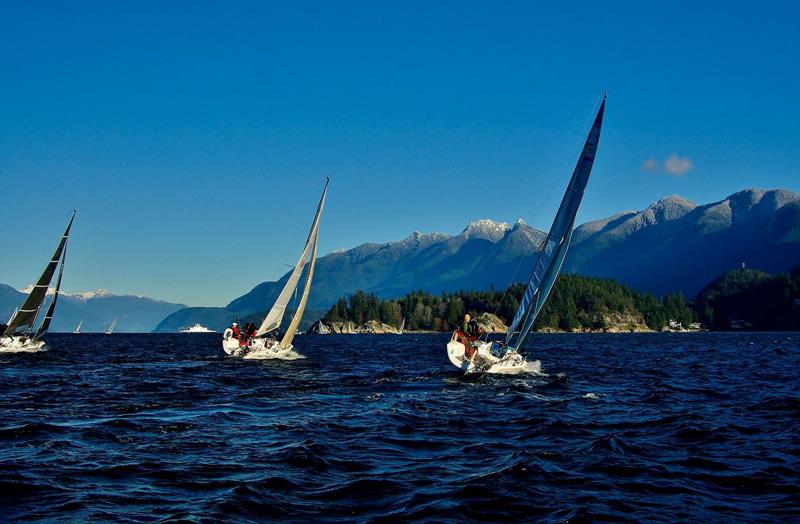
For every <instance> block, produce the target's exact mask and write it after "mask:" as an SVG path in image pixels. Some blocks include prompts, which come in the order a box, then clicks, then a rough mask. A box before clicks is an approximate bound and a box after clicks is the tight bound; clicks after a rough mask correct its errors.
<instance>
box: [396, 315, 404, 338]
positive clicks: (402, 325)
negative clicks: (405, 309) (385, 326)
mask: <svg viewBox="0 0 800 524" xmlns="http://www.w3.org/2000/svg"><path fill="white" fill-rule="evenodd" d="M405 328H406V317H403V320H401V321H400V327H399V328H398V330H397V334H398V335H402V334H403V330H404V329H405Z"/></svg>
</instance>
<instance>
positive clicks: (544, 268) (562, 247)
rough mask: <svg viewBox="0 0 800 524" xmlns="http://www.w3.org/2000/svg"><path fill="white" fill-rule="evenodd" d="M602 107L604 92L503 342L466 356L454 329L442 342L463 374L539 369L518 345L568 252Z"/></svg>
mask: <svg viewBox="0 0 800 524" xmlns="http://www.w3.org/2000/svg"><path fill="white" fill-rule="evenodd" d="M605 106H606V97H605V96H603V101H602V103H601V104H600V108H599V109H598V110H597V114H596V115H595V119H594V123H593V124H592V128H591V129H590V130H589V135H588V136H587V137H586V141H585V142H584V145H583V150H582V151H581V155H580V157H579V158H578V163H577V165H576V166H575V170H574V171H573V172H572V178H571V179H570V181H569V185H568V186H567V191H566V193H564V197H563V198H562V200H561V205H560V206H559V208H558V212H557V213H556V216H555V218H554V219H553V225H552V226H551V227H550V232H549V233H548V234H547V237H546V238H545V239H544V240H543V241H542V245H541V246H540V250H539V255H538V258H537V260H536V263H535V264H534V267H533V274H532V275H531V278H530V281H529V282H528V287H527V288H526V289H525V293H524V294H523V296H522V300H521V301H520V304H519V308H518V309H517V312H516V314H515V315H514V319H513V320H512V321H511V325H510V326H509V327H508V331H507V332H506V337H505V340H504V341H503V342H496V341H495V342H490V341H477V342H476V343H475V345H476V350H477V351H476V352H475V354H474V355H473V357H472V358H471V359H470V358H468V357H467V356H466V348H465V346H464V344H463V343H462V342H460V341H459V340H457V338H458V337H457V335H456V333H457V332H455V333H453V337H452V338H451V340H450V342H449V343H448V344H447V356H448V358H449V359H450V362H451V363H452V364H453V365H454V366H456V367H457V368H459V369H465V370H466V372H467V373H472V372H486V373H500V374H510V375H511V374H517V373H522V372H523V371H527V370H534V371H535V370H536V369H538V365H539V362H538V361H534V362H531V363H528V362H527V360H526V359H525V357H524V356H523V355H522V354H520V353H519V350H520V349H521V348H522V344H523V343H524V342H525V339H526V338H527V337H528V335H529V334H530V332H531V329H532V328H533V323H534V321H535V320H536V317H537V316H538V315H539V312H540V311H541V310H542V307H543V306H544V304H545V302H546V301H547V297H548V295H549V294H550V291H551V290H552V288H553V285H554V284H555V282H556V279H557V278H558V274H559V273H560V272H561V266H562V265H563V263H564V259H565V258H566V256H567V250H568V249H569V243H570V240H571V238H572V228H573V226H574V225H575V215H576V214H577V213H578V207H579V206H580V204H581V200H582V198H583V192H584V190H585V189H586V184H587V183H588V182H589V175H590V174H591V172H592V166H593V165H594V159H595V156H596V154H597V146H598V144H599V143H600V128H601V127H602V125H603V113H604V111H605Z"/></svg>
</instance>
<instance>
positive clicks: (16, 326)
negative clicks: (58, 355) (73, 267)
mask: <svg viewBox="0 0 800 524" xmlns="http://www.w3.org/2000/svg"><path fill="white" fill-rule="evenodd" d="M73 220H75V211H73V212H72V217H71V218H70V219H69V224H67V229H66V230H64V234H63V235H62V236H61V240H60V241H59V243H58V247H57V248H56V250H55V252H54V253H53V256H52V257H51V258H50V261H49V262H48V263H47V266H46V267H45V268H44V271H43V272H42V274H41V276H40V277H39V280H38V281H37V282H36V284H35V285H34V286H33V289H31V292H30V293H28V296H27V297H26V298H25V301H24V302H23V303H22V305H21V306H20V307H19V309H17V311H16V312H15V313H14V315H13V316H12V317H11V319H9V321H8V325H7V326H5V329H3V334H2V336H0V352H6V353H17V352H33V351H39V350H41V349H42V348H44V340H42V337H43V336H44V335H45V333H47V330H48V329H49V328H50V322H52V320H53V313H54V312H55V310H56V302H58V295H59V292H60V291H61V277H62V276H64V263H65V261H66V258H67V241H68V240H69V230H70V228H72V222H73ZM56 269H58V280H56V289H55V293H54V294H53V300H52V301H51V302H50V305H49V306H48V308H47V311H45V314H44V318H43V319H42V322H41V324H39V327H38V328H37V329H36V330H34V325H35V324H36V320H37V317H38V316H39V311H40V310H41V308H42V306H43V305H44V303H45V301H46V299H47V290H48V288H49V287H50V282H51V281H52V280H53V276H54V275H55V273H56Z"/></svg>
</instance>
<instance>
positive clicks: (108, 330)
mask: <svg viewBox="0 0 800 524" xmlns="http://www.w3.org/2000/svg"><path fill="white" fill-rule="evenodd" d="M115 327H117V317H114V320H112V321H111V325H110V326H108V329H106V335H110V334H111V333H113V332H114V328H115Z"/></svg>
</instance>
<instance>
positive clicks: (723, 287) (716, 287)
mask: <svg viewBox="0 0 800 524" xmlns="http://www.w3.org/2000/svg"><path fill="white" fill-rule="evenodd" d="M694 307H695V310H696V311H697V316H698V318H699V319H700V322H702V323H703V325H704V326H706V327H708V328H709V329H715V330H728V329H733V328H741V329H755V330H800V265H797V266H795V267H794V268H793V269H792V271H791V272H790V273H789V274H788V275H787V274H778V275H769V274H767V273H764V272H762V271H756V270H753V269H737V270H734V271H728V272H727V273H725V274H724V275H722V276H721V277H720V278H718V279H716V280H714V281H713V282H711V283H710V284H709V285H708V286H706V287H705V288H704V289H703V290H702V291H701V292H700V293H699V294H698V295H697V298H696V299H695V300H694Z"/></svg>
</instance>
